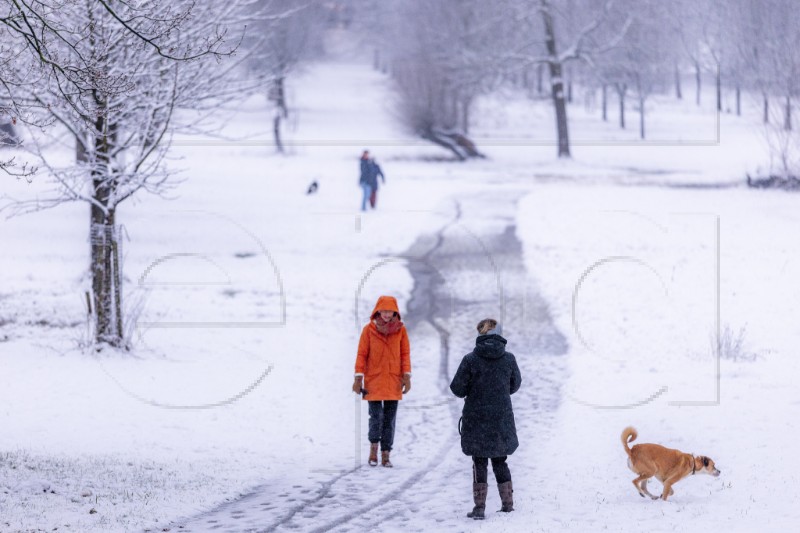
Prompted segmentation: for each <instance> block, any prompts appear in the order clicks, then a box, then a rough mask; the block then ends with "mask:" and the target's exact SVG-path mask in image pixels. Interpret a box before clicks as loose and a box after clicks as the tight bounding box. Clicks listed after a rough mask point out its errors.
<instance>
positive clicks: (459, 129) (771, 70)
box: [358, 0, 800, 176]
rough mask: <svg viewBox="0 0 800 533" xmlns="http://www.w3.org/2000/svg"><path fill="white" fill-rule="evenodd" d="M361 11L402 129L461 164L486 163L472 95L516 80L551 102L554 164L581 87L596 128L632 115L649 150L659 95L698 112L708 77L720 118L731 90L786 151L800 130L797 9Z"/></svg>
mask: <svg viewBox="0 0 800 533" xmlns="http://www.w3.org/2000/svg"><path fill="white" fill-rule="evenodd" d="M358 1H359V2H360V3H361V5H362V8H363V9H364V10H366V11H367V12H368V13H372V15H371V16H372V17H373V18H374V23H373V24H371V25H370V28H371V29H372V30H373V31H372V33H371V41H370V42H371V43H372V45H373V46H374V47H375V50H376V52H375V57H376V63H377V64H378V65H379V68H381V69H383V70H385V71H386V72H388V73H390V74H391V76H392V78H393V79H394V81H395V84H396V87H397V90H398V94H399V95H400V104H399V105H400V109H401V112H402V113H401V114H402V116H403V117H404V120H405V122H406V124H407V126H408V127H409V128H410V129H411V130H412V131H414V132H415V133H416V134H417V135H419V136H421V137H423V138H426V139H429V140H431V141H433V142H436V143H437V144H440V145H443V146H446V147H447V148H448V149H450V150H451V151H452V152H453V153H454V154H455V156H456V157H458V158H459V159H467V158H470V157H478V156H480V152H479V151H478V150H477V148H476V147H475V145H474V143H473V142H471V141H470V139H469V117H470V112H471V108H472V106H473V104H474V102H475V100H476V98H477V97H478V96H480V95H482V94H486V93H489V92H491V91H492V90H494V89H496V88H498V87H499V86H502V85H503V84H508V83H514V84H522V85H523V86H525V87H527V88H533V90H534V91H535V93H536V94H537V95H541V94H547V95H549V98H550V100H551V102H552V105H553V109H554V115H555V124H554V127H555V129H556V134H557V135H556V138H557V139H558V143H557V147H558V156H559V157H570V155H571V151H570V140H569V139H570V136H569V120H568V106H567V105H566V104H567V103H568V102H569V101H571V99H572V94H573V87H574V86H576V85H580V86H581V87H582V88H583V89H584V90H590V91H594V92H596V93H597V94H599V95H600V99H601V110H602V118H603V119H604V120H611V119H612V115H614V114H616V117H614V118H613V119H614V120H616V121H617V122H618V123H619V125H620V127H623V128H626V127H629V126H630V125H631V124H630V122H631V121H630V119H629V113H630V111H629V110H630V108H633V109H634V110H635V112H636V113H637V115H638V116H637V119H638V120H637V123H636V127H637V128H638V131H639V135H640V137H641V138H642V139H644V138H646V136H647V107H648V106H647V104H648V101H649V100H650V99H651V98H652V96H653V95H657V94H670V93H672V94H674V96H675V97H676V98H680V99H690V98H691V99H693V100H694V101H695V103H696V104H698V105H700V104H701V99H702V94H703V86H702V84H703V83H704V80H707V79H711V80H713V88H714V91H713V94H714V95H715V96H714V98H715V101H714V102H713V105H714V106H715V108H716V109H717V110H718V111H723V102H724V96H725V95H724V94H723V93H724V92H728V93H730V94H733V95H734V96H733V98H734V100H735V104H734V109H732V112H735V113H737V114H741V113H742V97H743V94H746V95H756V96H757V97H758V98H759V99H760V108H761V111H760V115H761V116H760V119H761V121H762V122H764V123H765V124H771V125H772V126H773V127H771V128H769V135H772V136H773V137H777V138H779V143H778V144H780V143H783V144H792V143H790V142H789V141H787V140H786V139H784V138H783V137H787V136H789V137H791V135H790V134H788V133H786V132H792V131H794V130H795V129H796V125H795V122H796V120H795V118H794V111H795V109H796V101H797V98H798V93H799V92H800V47H798V44H800V5H798V4H797V2H796V1H795V0H497V1H495V2H483V1H481V0H380V1H378V0H358ZM688 80H692V81H691V84H690V85H689V86H687V81H688ZM612 97H613V99H615V100H616V103H617V106H616V109H613V110H612V109H610V102H611V100H612ZM703 104H706V103H705V102H703ZM779 130H780V131H779ZM793 142H794V144H793V145H792V146H794V149H795V150H796V147H797V142H796V140H795V141H793ZM773 144H774V143H773ZM779 151H780V150H779ZM784 152H786V150H784ZM779 155H780V154H779ZM780 156H781V157H779V159H780V158H782V159H783V160H784V162H785V165H783V168H776V169H775V171H779V172H781V173H783V174H784V175H786V176H788V175H790V174H793V175H796V173H797V169H796V168H792V164H793V163H792V162H793V161H794V163H796V161H795V160H794V159H793V157H794V155H793V152H792V153H791V154H786V153H784V154H782V155H780ZM782 164H783V163H782Z"/></svg>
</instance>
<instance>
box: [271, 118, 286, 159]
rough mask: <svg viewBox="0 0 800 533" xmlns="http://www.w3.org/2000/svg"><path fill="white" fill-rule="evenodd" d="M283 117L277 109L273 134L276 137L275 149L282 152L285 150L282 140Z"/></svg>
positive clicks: (273, 120) (273, 121)
mask: <svg viewBox="0 0 800 533" xmlns="http://www.w3.org/2000/svg"><path fill="white" fill-rule="evenodd" d="M281 118H282V115H281V112H280V110H279V109H277V110H275V116H274V117H273V119H272V136H273V137H274V138H275V149H276V150H277V151H278V152H279V153H281V154H282V153H284V150H283V141H282V140H281Z"/></svg>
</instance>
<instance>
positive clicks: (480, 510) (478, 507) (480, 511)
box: [467, 483, 489, 520]
mask: <svg viewBox="0 0 800 533" xmlns="http://www.w3.org/2000/svg"><path fill="white" fill-rule="evenodd" d="M488 493H489V484H488V483H473V484H472V499H473V500H474V501H475V507H473V509H472V511H471V512H469V513H467V517H469V518H472V519H473V520H483V519H484V511H486V495H487V494H488Z"/></svg>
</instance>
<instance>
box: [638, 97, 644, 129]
mask: <svg viewBox="0 0 800 533" xmlns="http://www.w3.org/2000/svg"><path fill="white" fill-rule="evenodd" d="M644 113H645V109H644V98H642V97H641V96H640V97H639V138H640V139H644Z"/></svg>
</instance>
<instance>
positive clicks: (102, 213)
mask: <svg viewBox="0 0 800 533" xmlns="http://www.w3.org/2000/svg"><path fill="white" fill-rule="evenodd" d="M113 131H114V128H113V126H109V125H108V124H107V123H106V122H105V118H104V117H103V116H100V117H99V118H98V119H97V120H96V122H95V132H94V135H95V142H94V144H95V159H96V161H95V167H94V169H93V170H92V185H93V194H92V198H93V200H94V202H93V203H92V205H91V210H90V215H89V216H90V223H91V226H90V233H89V242H90V265H89V269H90V271H91V274H92V293H93V296H94V302H93V303H94V317H95V342H96V343H98V344H103V343H106V344H110V345H111V346H117V347H119V346H122V345H123V337H122V291H121V288H120V286H119V284H120V278H119V254H118V250H117V242H116V241H117V233H116V227H115V220H114V209H113V208H109V207H108V205H109V201H110V198H111V193H112V191H113V187H114V181H113V177H112V176H111V175H110V174H111V172H112V170H111V165H110V157H109V152H110V146H109V138H110V137H111V138H113V136H114V133H113ZM101 206H105V207H106V209H103V208H102V207H101ZM115 263H116V264H115Z"/></svg>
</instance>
